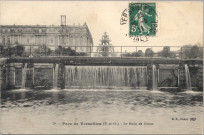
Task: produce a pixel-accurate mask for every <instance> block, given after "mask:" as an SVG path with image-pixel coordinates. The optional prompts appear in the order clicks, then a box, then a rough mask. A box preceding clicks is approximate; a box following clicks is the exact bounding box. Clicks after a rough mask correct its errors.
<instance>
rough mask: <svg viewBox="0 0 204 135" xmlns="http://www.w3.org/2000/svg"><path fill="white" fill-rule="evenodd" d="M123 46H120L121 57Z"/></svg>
mask: <svg viewBox="0 0 204 135" xmlns="http://www.w3.org/2000/svg"><path fill="white" fill-rule="evenodd" d="M122 49H123V48H122V46H120V57H121V58H122Z"/></svg>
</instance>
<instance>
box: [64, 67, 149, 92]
mask: <svg viewBox="0 0 204 135" xmlns="http://www.w3.org/2000/svg"><path fill="white" fill-rule="evenodd" d="M65 74H66V76H65V87H75V86H77V87H80V88H86V87H89V88H104V87H111V88H112V87H134V88H138V87H146V85H147V78H146V77H147V67H145V66H125V67H119V66H66V73H65Z"/></svg>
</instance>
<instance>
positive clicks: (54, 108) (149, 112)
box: [1, 90, 203, 133]
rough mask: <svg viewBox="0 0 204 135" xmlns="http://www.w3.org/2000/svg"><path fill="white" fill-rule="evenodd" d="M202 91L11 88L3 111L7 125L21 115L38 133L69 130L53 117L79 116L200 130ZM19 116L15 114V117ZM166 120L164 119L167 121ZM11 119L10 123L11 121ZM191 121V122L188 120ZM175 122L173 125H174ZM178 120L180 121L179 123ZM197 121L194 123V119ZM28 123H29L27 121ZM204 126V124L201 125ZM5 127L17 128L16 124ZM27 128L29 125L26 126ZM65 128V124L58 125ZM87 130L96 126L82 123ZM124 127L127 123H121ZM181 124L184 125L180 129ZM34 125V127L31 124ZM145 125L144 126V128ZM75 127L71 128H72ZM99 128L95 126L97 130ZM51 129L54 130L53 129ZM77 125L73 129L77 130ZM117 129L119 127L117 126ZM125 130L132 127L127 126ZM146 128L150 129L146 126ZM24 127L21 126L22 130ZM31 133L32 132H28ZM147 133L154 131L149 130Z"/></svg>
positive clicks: (80, 117) (91, 119)
mask: <svg viewBox="0 0 204 135" xmlns="http://www.w3.org/2000/svg"><path fill="white" fill-rule="evenodd" d="M202 101H203V96H202V93H201V92H200V93H194V94H190V93H179V92H177V93H169V92H160V93H152V92H150V91H147V90H146V91H114V90H113V91H110V90H106V91H105V90H102V91H100V90H98V91H85V90H84V91H82V90H80V91H70V90H50V91H48V90H33V91H23V92H21V91H10V92H5V91H3V92H2V99H1V103H2V106H1V112H2V118H3V120H5V121H4V123H3V124H4V125H6V124H11V123H9V121H10V118H12V123H19V125H23V124H22V123H21V121H19V119H18V118H19V117H26V118H29V119H30V121H32V122H33V123H37V124H35V127H36V128H37V130H33V131H32V130H29V131H32V133H33V132H35V133H36V132H38V133H51V132H52V133H65V132H66V131H67V130H65V129H62V130H61V129H57V128H56V127H53V128H54V129H53V130H52V128H51V125H50V123H52V122H53V121H56V122H63V121H73V120H75V118H77V119H79V121H84V122H103V121H104V120H105V121H108V122H109V121H121V122H122V121H124V120H125V121H127V122H138V120H139V121H143V122H144V121H147V122H148V121H150V122H154V123H155V126H158V130H159V129H160V126H164V124H163V123H164V121H167V122H168V124H169V126H168V129H167V130H169V132H171V131H172V130H173V129H172V128H173V127H177V129H175V132H176V131H177V132H178V130H180V129H184V128H185V129H186V130H185V131H186V132H187V131H188V130H192V132H196V131H200V130H201V128H202V127H200V124H199V123H200V121H199V120H202V103H203V102H202ZM13 116H15V117H13ZM17 116H18V117H17ZM175 117H179V118H180V117H187V118H191V117H193V118H194V117H195V118H197V121H196V122H197V123H196V122H194V125H186V124H179V123H178V122H177V123H176V122H174V121H171V118H175ZM163 120H164V121H163ZM7 122H8V123H7ZM187 123H188V122H187ZM171 124H172V125H171ZM175 124H177V125H175ZM191 124H193V123H191ZM24 126H28V127H29V125H27V124H26V125H24ZM201 126H202V125H201ZM4 127H5V129H4V130H3V131H5V130H9V131H11V132H12V131H14V130H12V128H9V129H7V128H6V126H4ZM22 128H23V129H25V127H22ZM58 128H63V127H60V126H59V127H58ZM81 128H83V130H84V132H85V133H90V128H92V127H81ZM121 128H124V127H121ZM179 128H180V129H179ZM31 129H32V128H31ZM48 129H49V130H48ZM133 129H135V130H137V131H138V132H139V133H142V132H143V133H144V131H143V130H141V129H138V128H137V127H135V128H131V131H130V132H136V131H133ZM143 129H144V128H143ZM70 130H71V128H70ZM94 130H95V132H96V131H98V130H99V129H95V128H94V129H93V128H92V130H91V131H93V132H94ZM49 131H50V132H49ZM75 131H77V130H76V129H75V130H74V129H73V131H70V132H73V133H76V132H75ZM116 131H117V130H116ZM124 131H129V129H125V128H124ZM145 131H146V130H145ZM147 131H148V130H147ZM18 133H21V132H20V128H19V132H18ZM28 133H29V132H28ZM147 133H152V131H149V132H147Z"/></svg>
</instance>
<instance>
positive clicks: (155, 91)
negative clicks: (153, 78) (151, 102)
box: [150, 90, 164, 93]
mask: <svg viewBox="0 0 204 135" xmlns="http://www.w3.org/2000/svg"><path fill="white" fill-rule="evenodd" d="M150 92H151V93H164V92H163V91H159V90H151V91H150Z"/></svg>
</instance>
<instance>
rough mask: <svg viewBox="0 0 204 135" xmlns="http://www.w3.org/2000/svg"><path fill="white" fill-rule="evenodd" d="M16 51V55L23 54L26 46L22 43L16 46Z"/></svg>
mask: <svg viewBox="0 0 204 135" xmlns="http://www.w3.org/2000/svg"><path fill="white" fill-rule="evenodd" d="M15 51H16V56H23V54H24V51H25V47H24V46H22V45H17V46H16V47H15Z"/></svg>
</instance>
